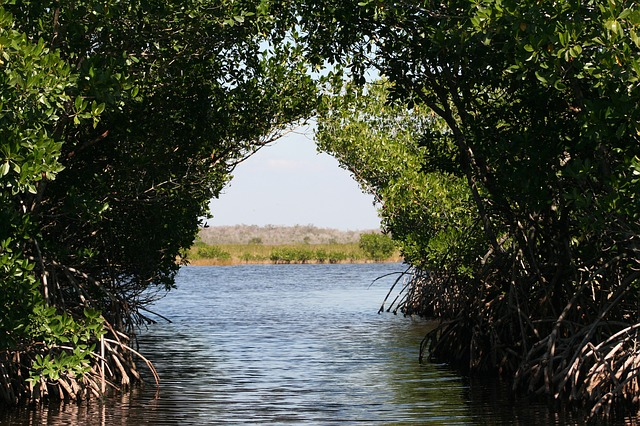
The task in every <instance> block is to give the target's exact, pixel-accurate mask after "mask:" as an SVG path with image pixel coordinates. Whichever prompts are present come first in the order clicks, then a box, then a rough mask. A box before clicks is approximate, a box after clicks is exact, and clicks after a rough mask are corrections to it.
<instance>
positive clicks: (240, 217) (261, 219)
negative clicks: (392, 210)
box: [208, 129, 380, 230]
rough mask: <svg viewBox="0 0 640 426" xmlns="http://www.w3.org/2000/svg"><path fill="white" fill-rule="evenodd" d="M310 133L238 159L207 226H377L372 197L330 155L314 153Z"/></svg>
mask: <svg viewBox="0 0 640 426" xmlns="http://www.w3.org/2000/svg"><path fill="white" fill-rule="evenodd" d="M312 136H313V135H312V131H311V130H309V129H307V130H306V131H304V130H301V131H300V132H294V133H289V134H288V135H286V136H284V137H283V138H281V139H279V140H277V141H276V142H274V143H273V144H271V145H269V146H266V147H264V148H262V149H260V150H259V151H258V152H257V153H256V154H254V155H252V156H251V157H249V158H248V159H247V160H245V161H244V162H242V163H240V164H239V165H238V166H237V167H236V169H235V170H234V172H233V176H234V177H233V179H232V180H231V182H230V183H229V184H228V185H227V187H226V188H225V189H224V190H223V191H222V194H221V195H220V197H219V198H218V199H214V200H212V201H211V203H210V208H211V213H212V214H213V216H214V217H213V219H209V220H208V224H209V225H210V226H223V225H241V224H244V225H259V226H265V225H286V226H293V225H315V226H317V227H319V228H334V229H340V230H365V229H378V228H379V227H380V219H379V218H378V213H377V209H376V207H375V206H374V205H373V201H374V198H373V196H372V195H368V194H364V193H362V191H361V190H360V187H359V186H358V184H357V182H356V181H354V180H353V178H352V177H351V175H350V173H349V172H348V171H346V170H344V169H341V168H340V167H339V165H338V161H337V160H336V159H335V158H333V157H331V156H330V155H328V154H324V153H322V154H320V153H318V152H317V151H316V146H315V142H314V141H313V139H312Z"/></svg>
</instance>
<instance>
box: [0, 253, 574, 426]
mask: <svg viewBox="0 0 640 426" xmlns="http://www.w3.org/2000/svg"><path fill="white" fill-rule="evenodd" d="M402 270H403V267H402V265H399V264H375V265H372V264H367V265H246V266H232V267H187V268H183V269H182V270H181V271H180V273H179V275H178V279H177V284H178V289H177V290H175V291H173V292H171V293H170V294H169V296H167V297H166V298H164V299H162V300H160V301H158V302H157V303H156V305H155V306H154V307H153V310H155V311H157V312H159V313H161V314H162V315H164V316H166V317H168V318H170V319H171V321H172V322H171V323H167V322H165V321H162V320H160V321H159V322H158V323H157V324H154V325H151V326H150V327H149V328H148V329H146V330H143V331H142V332H141V335H140V351H141V352H142V353H144V354H146V355H148V357H149V358H150V359H151V360H152V361H153V363H154V364H155V366H156V368H157V370H158V373H159V374H160V377H161V385H160V387H159V388H156V386H155V385H154V384H153V383H150V384H148V385H146V386H144V387H143V388H140V389H135V390H134V391H133V392H131V393H127V394H124V395H120V396H115V397H110V398H108V399H106V400H105V401H104V402H103V403H98V402H97V401H92V402H90V403H84V404H81V405H80V406H78V405H75V404H68V405H65V406H54V407H51V408H46V407H42V408H37V409H28V408H23V409H20V410H14V411H11V412H7V413H4V414H2V413H0V425H40V424H47V425H70V424H96V425H112V424H121V425H125V424H126V425H143V424H152V425H203V424H318V425H330V424H341V425H342V424H372V423H375V424H390V425H391V424H393V425H405V424H406V425H409V424H434V425H439V424H447V425H452V424H460V425H482V424H505V425H507V424H522V425H525V424H526V425H531V424H540V425H543V424H559V425H560V424H572V423H580V422H579V421H576V420H575V419H582V417H581V416H580V415H576V416H573V417H572V416H570V415H562V416H560V415H555V414H553V413H551V412H550V411H549V410H548V409H547V408H546V406H545V405H543V404H533V403H527V402H526V401H525V402H516V401H513V400H511V399H510V394H509V392H508V391H505V390H504V388H503V387H501V386H500V385H499V384H496V383H486V382H483V383H474V382H469V381H468V380H466V379H464V378H463V377H460V376H459V375H457V374H455V373H454V372H452V371H450V370H448V369H447V368H446V367H445V366H441V365H434V364H430V363H426V364H420V363H419V362H418V355H419V344H420V341H421V339H422V338H423V336H424V334H425V333H426V332H427V331H428V329H429V327H430V324H429V323H427V322H424V321H421V320H417V319H411V318H404V317H402V316H394V315H393V314H390V313H384V314H378V313H377V312H378V308H379V307H380V304H381V303H382V301H383V299H384V296H385V295H386V293H387V290H388V288H389V286H390V285H391V284H392V283H393V281H394V279H395V278H396V277H397V276H389V277H386V278H384V279H381V280H379V281H377V282H376V283H375V284H373V285H371V283H372V282H373V281H374V280H375V279H376V278H377V277H380V276H383V275H385V274H389V273H392V272H400V271H402ZM141 368H142V367H141Z"/></svg>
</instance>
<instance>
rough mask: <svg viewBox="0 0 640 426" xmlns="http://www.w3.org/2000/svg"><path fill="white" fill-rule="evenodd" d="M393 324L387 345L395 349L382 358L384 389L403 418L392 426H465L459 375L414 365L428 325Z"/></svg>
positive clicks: (466, 413) (467, 413)
mask: <svg viewBox="0 0 640 426" xmlns="http://www.w3.org/2000/svg"><path fill="white" fill-rule="evenodd" d="M404 321H405V324H404V325H402V324H398V323H395V325H396V327H394V330H393V331H392V330H390V331H391V332H393V334H394V336H393V338H392V337H391V336H390V337H389V342H394V343H393V345H394V346H395V347H396V348H397V349H395V350H390V352H389V356H388V357H387V358H386V360H385V362H386V364H387V365H386V368H385V371H386V372H387V374H385V375H384V378H383V380H384V381H385V382H386V383H385V386H387V387H388V388H390V389H392V391H393V401H392V402H391V403H392V404H393V405H394V406H397V407H402V408H403V410H398V411H402V412H403V413H405V416H406V418H402V417H399V418H397V419H396V420H397V421H395V420H394V424H402V423H404V422H407V423H415V422H416V421H419V422H420V423H438V422H441V423H451V422H456V423H468V422H469V421H470V419H471V413H470V411H469V409H468V406H467V404H466V398H465V385H464V384H463V383H462V379H461V377H460V376H459V375H457V374H455V373H454V372H452V371H451V370H449V369H447V368H446V367H444V366H442V365H438V364H433V363H428V362H427V363H422V364H420V363H419V362H418V355H419V348H420V342H421V340H422V339H423V337H424V335H425V334H426V332H427V331H429V330H430V329H431V328H432V325H431V324H429V323H427V322H423V321H413V320H408V319H404Z"/></svg>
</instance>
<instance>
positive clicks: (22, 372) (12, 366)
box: [0, 334, 160, 405]
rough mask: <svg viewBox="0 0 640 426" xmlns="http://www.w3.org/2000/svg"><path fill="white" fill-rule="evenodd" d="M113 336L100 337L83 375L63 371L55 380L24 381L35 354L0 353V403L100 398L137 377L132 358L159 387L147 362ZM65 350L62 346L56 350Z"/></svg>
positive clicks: (120, 336)
mask: <svg viewBox="0 0 640 426" xmlns="http://www.w3.org/2000/svg"><path fill="white" fill-rule="evenodd" d="M113 337H115V338H113V339H111V338H103V340H104V346H103V351H104V352H103V353H100V352H101V351H100V346H98V353H95V354H94V357H92V364H91V365H90V369H89V371H88V372H87V373H85V374H82V375H79V376H76V375H74V374H73V373H72V372H70V371H67V372H64V373H63V374H61V375H60V377H58V378H57V379H56V380H52V379H50V378H45V377H41V378H40V380H38V381H35V382H30V381H27V380H26V379H27V378H28V377H29V374H30V373H29V369H30V367H31V364H32V363H33V361H34V359H35V355H36V354H37V352H35V351H33V350H30V351H3V352H0V401H1V402H2V403H3V404H8V405H16V404H19V403H24V402H43V401H45V400H61V401H80V400H85V399H89V398H94V397H96V398H99V397H102V396H104V395H105V393H106V392H108V391H109V389H112V390H116V391H122V390H125V389H127V388H128V387H129V386H130V385H131V384H132V383H136V382H138V381H139V380H140V378H141V376H140V374H139V373H138V371H137V367H136V364H135V362H134V356H135V357H138V358H140V359H141V360H142V361H143V362H144V363H145V364H146V365H147V366H148V368H149V369H150V371H151V373H152V375H153V377H154V380H155V382H156V384H159V380H160V379H159V377H158V373H157V372H156V370H155V368H154V367H153V364H152V363H151V361H149V360H148V359H147V358H145V357H143V356H142V355H141V354H140V353H138V352H137V351H136V350H134V349H132V348H131V347H130V346H128V345H126V344H124V343H123V340H124V338H123V335H122V334H120V335H118V336H113ZM127 340H128V339H127ZM68 349H71V348H68ZM68 349H65V348H64V347H62V348H58V349H57V350H68Z"/></svg>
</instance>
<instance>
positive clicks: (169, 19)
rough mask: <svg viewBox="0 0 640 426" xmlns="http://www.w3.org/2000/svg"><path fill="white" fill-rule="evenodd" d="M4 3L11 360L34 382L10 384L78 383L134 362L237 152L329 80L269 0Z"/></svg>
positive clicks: (120, 379) (62, 389)
mask: <svg viewBox="0 0 640 426" xmlns="http://www.w3.org/2000/svg"><path fill="white" fill-rule="evenodd" d="M0 13H1V14H0V19H1V20H2V25H1V27H0V54H1V55H2V62H1V63H0V69H1V70H2V73H1V79H2V80H1V81H0V83H1V84H2V85H1V86H0V90H1V91H0V96H1V98H0V101H1V102H0V103H1V104H2V105H3V108H2V115H1V116H0V120H2V126H1V127H2V128H1V129H0V132H2V135H3V139H2V142H1V143H0V197H1V198H2V205H1V207H0V208H1V211H0V215H1V216H2V221H0V265H1V267H2V269H0V273H1V274H2V275H1V276H0V290H1V291H0V294H1V296H0V297H1V298H2V299H0V303H1V306H0V307H1V309H0V311H1V314H0V350H6V351H8V352H6V354H7V355H6V356H5V357H4V358H2V359H0V362H2V363H3V365H2V367H3V368H6V369H7V370H11V371H13V372H14V373H12V374H11V375H10V376H11V377H30V378H31V379H30V380H31V383H32V385H31V387H30V388H24V387H23V386H22V387H21V384H20V383H18V380H16V381H15V383H13V384H9V385H5V386H2V396H3V399H4V400H8V401H16V400H19V399H24V398H25V397H26V398H31V399H38V398H40V397H42V396H44V395H46V394H47V393H53V395H58V396H60V397H63V398H72V399H74V398H77V397H78V398H79V397H82V395H85V394H87V393H90V392H96V389H95V386H94V385H95V384H96V383H99V382H100V381H101V380H103V378H104V376H105V375H109V374H111V375H112V377H109V378H107V381H109V382H113V383H120V384H122V385H126V384H127V383H128V382H129V380H130V377H131V379H134V378H135V375H136V373H135V371H134V370H133V369H134V364H133V362H132V361H131V358H130V355H131V353H132V352H131V351H128V349H127V348H129V346H127V345H128V344H127V341H126V339H125V340H123V336H129V337H130V336H132V335H133V334H134V332H135V331H134V328H133V327H134V326H136V325H137V324H139V323H140V322H141V321H146V320H150V319H149V318H148V313H146V311H145V310H144V306H145V304H146V303H147V302H148V301H149V300H151V298H152V297H153V294H154V292H155V291H157V290H163V289H169V288H171V287H172V286H173V278H174V275H175V273H176V272H177V270H178V268H179V263H178V262H177V261H176V259H178V258H179V257H180V255H181V254H183V253H184V251H185V250H186V249H187V248H188V247H189V246H190V245H191V244H192V243H193V240H194V238H195V236H196V233H197V231H198V226H199V223H200V220H201V219H200V218H202V217H204V216H206V215H207V214H208V211H207V206H208V202H209V200H210V199H211V198H212V197H215V196H217V195H218V193H219V191H220V190H221V188H222V187H223V186H224V184H225V183H226V182H227V181H228V179H229V173H230V172H231V171H232V170H233V168H234V166H235V164H237V163H238V162H239V161H242V159H243V158H245V157H246V156H248V155H250V154H251V153H252V152H254V151H255V150H257V149H259V148H260V147H261V146H263V145H264V144H266V143H268V142H270V141H272V140H274V139H275V138H276V137H277V136H278V135H279V134H280V133H281V132H283V131H284V130H285V129H287V128H288V127H289V126H291V125H293V124H295V123H296V122H298V121H299V120H303V119H305V118H306V117H307V116H308V115H309V114H310V111H312V109H313V108H314V106H315V103H316V95H315V93H316V88H315V85H314V84H313V82H312V80H311V77H310V75H309V72H308V69H307V67H306V65H305V62H304V61H303V60H302V57H301V51H300V49H299V48H297V47H296V46H294V45H293V44H292V43H290V42H289V41H287V40H285V39H282V38H281V39H278V40H275V41H274V40H271V39H269V38H268V36H269V35H270V34H271V33H272V32H273V29H274V23H275V22H276V21H275V19H274V15H275V14H276V13H278V12H277V10H275V9H274V10H272V9H271V8H270V6H269V2H266V1H265V2H257V3H256V2H237V1H233V2H232V1H228V2H227V1H223V2H215V3H212V2H207V1H200V0H193V1H186V2H185V1H179V2H162V3H157V2H151V3H150V2H146V1H134V2H129V1H127V2H120V1H115V2H107V3H105V2H93V1H81V2H60V3H57V4H55V5H53V6H52V4H51V3H50V2H40V1H29V2H5V3H4V5H3V7H2V9H0ZM96 324H97V325H96ZM52 330H53V331H52ZM105 333H107V334H105ZM122 333H124V334H122ZM98 339H100V342H101V344H102V346H103V351H104V347H105V346H106V350H107V352H109V353H113V354H112V356H113V359H115V361H113V362H115V364H114V365H112V368H111V369H110V370H108V371H107V370H106V369H105V367H104V365H102V366H100V365H99V364H97V363H96V360H97V359H98V358H97V357H96V355H95V352H94V351H95V350H96V349H95V348H96V344H97V342H98ZM69 342H72V343H73V344H71V343H69ZM3 353H5V352H3ZM15 353H23V354H26V355H24V356H23V358H22V362H21V363H18V364H15V363H12V361H11V359H13V358H14V356H13V355H11V354H15ZM116 358H117V359H116ZM109 359H110V360H111V359H112V358H111V355H110V358H109ZM80 378H82V380H80ZM98 391H99V390H98Z"/></svg>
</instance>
